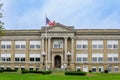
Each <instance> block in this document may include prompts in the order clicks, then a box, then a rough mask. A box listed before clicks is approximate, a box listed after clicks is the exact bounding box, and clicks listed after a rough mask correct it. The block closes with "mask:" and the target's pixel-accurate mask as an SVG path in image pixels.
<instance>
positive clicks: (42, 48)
mask: <svg viewBox="0 0 120 80" xmlns="http://www.w3.org/2000/svg"><path fill="white" fill-rule="evenodd" d="M41 45H42V47H41V50H42V52H43V51H44V37H42V44H41Z"/></svg>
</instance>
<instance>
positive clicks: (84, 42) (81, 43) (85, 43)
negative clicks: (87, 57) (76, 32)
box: [76, 40, 88, 49]
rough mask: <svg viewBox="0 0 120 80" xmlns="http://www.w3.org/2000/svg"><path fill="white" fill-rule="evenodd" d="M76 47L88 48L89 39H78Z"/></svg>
mask: <svg viewBox="0 0 120 80" xmlns="http://www.w3.org/2000/svg"><path fill="white" fill-rule="evenodd" d="M78 46H80V47H78ZM76 49H88V40H76Z"/></svg>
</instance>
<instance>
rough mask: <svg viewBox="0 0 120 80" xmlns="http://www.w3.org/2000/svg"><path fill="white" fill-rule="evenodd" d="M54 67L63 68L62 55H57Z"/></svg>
mask: <svg viewBox="0 0 120 80" xmlns="http://www.w3.org/2000/svg"><path fill="white" fill-rule="evenodd" d="M54 67H55V68H61V57H60V56H59V55H56V56H55V58H54Z"/></svg>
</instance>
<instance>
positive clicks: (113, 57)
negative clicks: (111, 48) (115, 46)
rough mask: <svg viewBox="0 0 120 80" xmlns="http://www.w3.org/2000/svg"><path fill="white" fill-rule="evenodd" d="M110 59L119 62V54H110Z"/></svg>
mask: <svg viewBox="0 0 120 80" xmlns="http://www.w3.org/2000/svg"><path fill="white" fill-rule="evenodd" d="M108 61H109V62H117V61H118V54H117V53H115V54H114V53H113V54H108Z"/></svg>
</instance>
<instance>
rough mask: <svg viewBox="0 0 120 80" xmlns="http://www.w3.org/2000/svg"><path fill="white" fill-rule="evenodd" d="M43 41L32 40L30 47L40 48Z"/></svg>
mask: <svg viewBox="0 0 120 80" xmlns="http://www.w3.org/2000/svg"><path fill="white" fill-rule="evenodd" d="M40 45H41V41H37V40H33V41H30V49H40Z"/></svg>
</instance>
